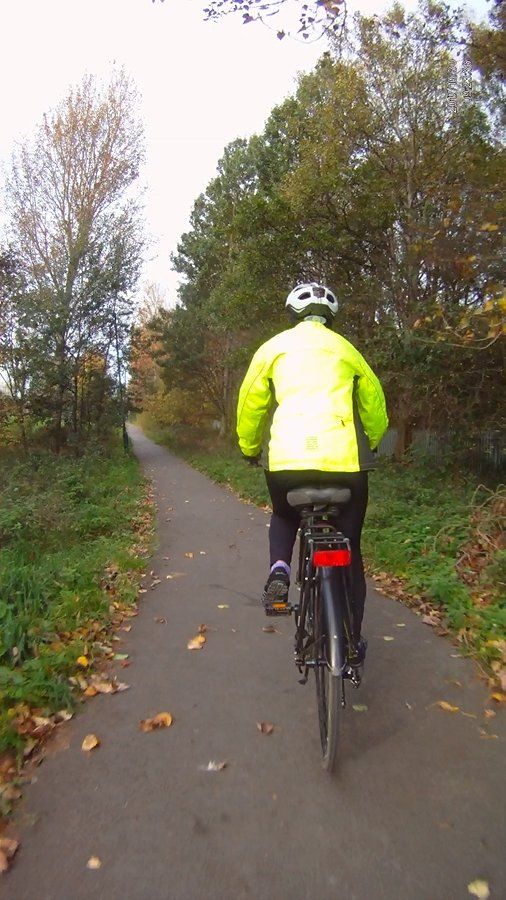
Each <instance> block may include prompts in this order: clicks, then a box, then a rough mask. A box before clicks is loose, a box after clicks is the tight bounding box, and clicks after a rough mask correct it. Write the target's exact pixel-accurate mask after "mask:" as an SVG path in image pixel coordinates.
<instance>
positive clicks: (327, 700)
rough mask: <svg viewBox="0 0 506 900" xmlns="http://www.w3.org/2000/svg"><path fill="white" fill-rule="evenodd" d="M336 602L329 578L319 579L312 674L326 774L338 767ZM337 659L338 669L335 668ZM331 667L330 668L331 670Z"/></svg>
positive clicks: (340, 642)
mask: <svg viewBox="0 0 506 900" xmlns="http://www.w3.org/2000/svg"><path fill="white" fill-rule="evenodd" d="M336 602H338V601H337V596H336V591H335V585H334V584H333V580H332V579H331V578H321V579H319V585H318V588H317V590H316V596H315V617H314V625H315V646H316V647H317V648H318V650H317V654H316V659H317V665H316V668H315V675H316V696H317V703H318V720H319V725H320V741H321V746H322V766H323V768H324V769H325V770H326V771H327V772H333V771H335V768H336V764H337V757H338V752H339V737H340V720H341V712H342V699H343V679H342V675H341V672H342V660H343V652H344V635H343V625H342V617H341V616H340V615H339V614H337V615H336V614H335V613H336V608H335V604H336ZM329 626H330V628H329ZM336 657H337V663H338V665H337V666H336V665H335V663H336ZM332 664H333V666H334V668H333V669H332V668H331V665H332ZM336 669H337V672H336Z"/></svg>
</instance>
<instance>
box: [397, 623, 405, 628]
mask: <svg viewBox="0 0 506 900" xmlns="http://www.w3.org/2000/svg"><path fill="white" fill-rule="evenodd" d="M395 624H396V625H397V628H405V627H406V623H405V622H396V623H395Z"/></svg>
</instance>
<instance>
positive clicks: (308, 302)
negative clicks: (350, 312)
mask: <svg viewBox="0 0 506 900" xmlns="http://www.w3.org/2000/svg"><path fill="white" fill-rule="evenodd" d="M285 307H286V309H287V310H288V312H289V313H291V315H292V316H294V318H296V319H307V317H308V316H321V317H322V318H324V319H325V320H326V321H328V322H331V321H332V319H333V318H334V316H335V314H336V312H337V299H336V296H335V294H333V293H332V291H331V290H329V288H328V287H325V285H324V284H316V282H314V281H313V282H311V283H310V284H298V285H296V287H294V289H293V291H290V293H289V294H288V297H287V298H286V303H285Z"/></svg>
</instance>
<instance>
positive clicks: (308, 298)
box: [299, 291, 311, 300]
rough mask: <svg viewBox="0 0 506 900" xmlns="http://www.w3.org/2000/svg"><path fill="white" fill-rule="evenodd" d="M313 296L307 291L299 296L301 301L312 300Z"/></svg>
mask: <svg viewBox="0 0 506 900" xmlns="http://www.w3.org/2000/svg"><path fill="white" fill-rule="evenodd" d="M310 299H311V294H310V293H309V291H305V292H304V293H303V294H299V300H310Z"/></svg>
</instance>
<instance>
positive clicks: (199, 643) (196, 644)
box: [186, 625, 208, 650]
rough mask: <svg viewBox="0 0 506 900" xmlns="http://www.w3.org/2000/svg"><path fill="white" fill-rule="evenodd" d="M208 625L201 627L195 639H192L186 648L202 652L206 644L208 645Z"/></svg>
mask: <svg viewBox="0 0 506 900" xmlns="http://www.w3.org/2000/svg"><path fill="white" fill-rule="evenodd" d="M207 630H208V629H207V625H199V630H198V634H196V635H195V637H192V638H190V640H189V641H188V643H187V645H186V647H187V649H188V650H202V648H203V646H204V644H205V643H206V634H205V633H206V631H207Z"/></svg>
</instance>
